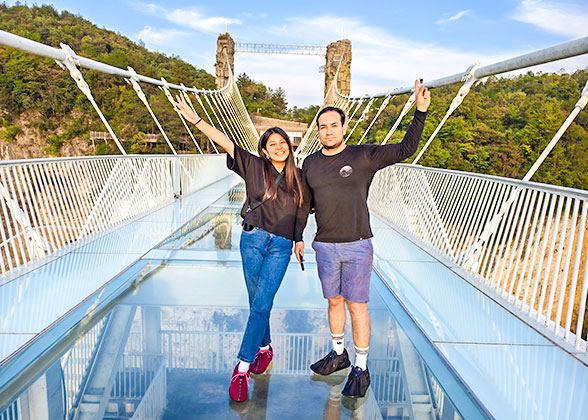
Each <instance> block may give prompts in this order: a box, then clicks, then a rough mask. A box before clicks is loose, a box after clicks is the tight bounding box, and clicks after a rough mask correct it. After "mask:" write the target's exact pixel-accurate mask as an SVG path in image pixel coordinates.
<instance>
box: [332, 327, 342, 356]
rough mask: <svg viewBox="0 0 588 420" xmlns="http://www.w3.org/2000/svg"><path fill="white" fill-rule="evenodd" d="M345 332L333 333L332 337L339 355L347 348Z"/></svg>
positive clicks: (334, 347) (334, 348)
mask: <svg viewBox="0 0 588 420" xmlns="http://www.w3.org/2000/svg"><path fill="white" fill-rule="evenodd" d="M343 337H344V335H343V334H333V333H331V339H332V340H333V350H335V353H337V355H338V356H339V355H341V354H343V350H345V340H344V338H343Z"/></svg>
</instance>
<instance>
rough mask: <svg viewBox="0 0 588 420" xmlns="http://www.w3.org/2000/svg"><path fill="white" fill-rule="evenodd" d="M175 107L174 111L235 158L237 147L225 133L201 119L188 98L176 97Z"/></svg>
mask: <svg viewBox="0 0 588 420" xmlns="http://www.w3.org/2000/svg"><path fill="white" fill-rule="evenodd" d="M173 105H174V109H175V110H176V111H178V112H179V113H180V114H181V115H182V116H183V117H184V118H185V119H186V120H187V121H190V122H191V123H192V124H194V125H195V126H196V128H198V130H200V132H201V133H202V134H204V135H205V136H206V137H208V138H209V139H210V140H212V141H213V142H215V143H216V144H218V145H219V146H220V147H222V148H223V149H225V150H226V152H227V153H228V154H229V155H230V156H231V157H232V158H234V157H235V145H234V144H233V142H232V141H231V140H229V138H228V137H227V136H225V135H224V134H223V133H221V132H220V131H218V130H217V129H216V128H214V127H213V126H211V125H210V124H208V123H207V122H206V121H204V120H203V119H202V118H200V117H199V116H198V114H196V112H194V110H193V109H192V107H191V106H190V105H189V104H188V102H186V98H184V96H183V95H176V101H175V102H173Z"/></svg>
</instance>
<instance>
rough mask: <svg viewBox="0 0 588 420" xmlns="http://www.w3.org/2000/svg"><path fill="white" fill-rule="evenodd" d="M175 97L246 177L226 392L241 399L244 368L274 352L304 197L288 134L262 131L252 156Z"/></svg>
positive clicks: (263, 365)
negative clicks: (239, 293)
mask: <svg viewBox="0 0 588 420" xmlns="http://www.w3.org/2000/svg"><path fill="white" fill-rule="evenodd" d="M176 100H177V102H176V103H175V106H176V108H177V110H178V111H179V112H180V113H181V114H182V115H183V116H184V118H186V120H188V121H190V122H191V123H192V124H194V125H195V126H196V127H197V128H198V129H199V130H200V131H201V132H202V133H203V134H204V135H206V136H208V137H209V138H210V139H211V140H212V141H214V142H215V143H216V144H218V145H219V146H221V147H222V148H223V149H225V150H226V152H227V166H228V167H229V169H231V170H233V171H234V172H236V173H237V174H238V175H240V176H241V177H242V178H243V179H244V180H245V186H246V191H247V200H246V202H245V205H244V206H243V210H242V211H241V215H242V216H243V232H242V234H241V242H240V249H241V259H242V263H243V273H244V275H245V284H246V286H247V293H248V295H249V318H248V320H247V327H246V328H245V333H244V334H243V340H242V342H241V348H240V350H239V354H238V356H237V358H238V359H239V363H237V365H236V366H235V369H234V370H233V376H232V378H231V385H230V387H229V395H230V396H231V398H232V399H233V400H235V401H238V402H242V401H244V400H245V399H246V398H247V384H248V382H249V378H250V377H249V374H250V373H254V374H260V373H263V372H264V371H265V370H266V369H267V367H268V365H269V363H270V362H271V360H272V358H273V349H272V347H271V345H270V342H271V337H270V327H269V318H270V311H271V309H272V306H273V302H274V296H275V294H276V292H277V291H278V288H279V287H280V284H281V283H282V279H283V278H284V274H285V273H286V268H287V267H288V263H289V261H290V255H291V253H292V244H293V239H294V227H295V221H296V211H297V209H298V208H300V207H301V205H302V201H303V197H302V195H303V194H302V187H301V182H300V174H299V170H298V168H296V165H295V163H294V156H293V150H292V144H291V143H290V139H289V138H288V135H287V134H286V133H285V132H284V130H282V129H281V128H279V127H274V128H270V129H269V130H267V131H266V132H265V133H263V135H262V136H261V138H260V139H259V145H258V151H259V156H255V155H253V154H251V153H249V152H247V151H246V150H244V149H242V148H240V147H239V146H237V145H235V144H234V143H233V142H232V141H231V140H229V139H228V138H227V137H226V136H225V135H224V134H223V133H221V132H220V131H218V130H217V129H216V128H214V127H212V126H210V125H209V124H207V123H206V122H205V121H204V120H202V118H200V117H199V116H198V115H196V114H195V113H194V111H193V109H192V107H190V106H189V105H188V104H187V103H186V101H185V99H184V98H183V97H181V96H179V95H178V96H176ZM297 239H298V238H297ZM299 239H301V238H299Z"/></svg>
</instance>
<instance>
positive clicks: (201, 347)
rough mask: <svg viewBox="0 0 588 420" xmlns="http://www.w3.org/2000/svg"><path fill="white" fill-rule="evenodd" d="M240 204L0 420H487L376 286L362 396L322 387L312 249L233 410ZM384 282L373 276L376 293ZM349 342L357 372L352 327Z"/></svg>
mask: <svg viewBox="0 0 588 420" xmlns="http://www.w3.org/2000/svg"><path fill="white" fill-rule="evenodd" d="M242 199H243V190H242V186H241V187H237V188H234V189H233V190H231V191H230V192H229V193H228V194H227V195H226V196H225V197H223V198H222V199H221V200H219V201H218V202H216V203H215V204H214V205H213V206H211V207H210V208H209V209H208V211H205V212H204V213H202V214H201V215H199V216H198V217H197V218H195V219H194V220H193V221H192V222H190V223H189V224H187V225H186V226H185V227H184V228H182V229H181V230H180V231H179V232H178V234H176V235H174V236H172V237H171V238H170V239H169V240H168V241H165V242H164V243H163V244H162V245H161V246H160V247H158V248H157V249H156V250H154V251H152V252H151V253H150V254H149V255H147V256H146V258H147V259H149V260H150V261H149V266H148V267H149V270H148V271H149V274H148V275H147V276H146V277H145V279H144V280H143V281H142V283H141V284H140V286H139V287H137V288H136V289H135V290H134V292H133V293H132V294H129V295H128V296H127V297H126V298H125V299H124V300H122V301H121V302H120V303H119V304H118V305H117V306H116V307H115V308H114V309H113V310H111V311H110V312H108V313H107V314H106V315H105V316H103V317H102V318H101V319H99V320H98V321H94V322H95V324H94V325H93V326H92V327H91V328H89V329H88V331H87V332H86V333H85V334H84V335H82V336H80V337H79V338H78V339H77V341H76V342H75V344H74V345H73V346H71V347H70V348H69V349H67V351H66V352H65V353H64V354H61V355H59V357H58V358H55V359H54V361H53V362H52V363H51V364H50V366H49V368H47V369H45V370H44V371H43V372H42V373H41V376H40V379H38V380H37V381H36V382H35V383H33V384H32V385H31V386H30V387H29V388H28V389H27V390H26V391H25V392H24V393H22V394H21V397H20V398H19V399H18V400H16V401H15V403H14V404H13V405H12V406H10V407H9V408H8V410H7V411H5V412H4V413H3V414H0V419H1V420H8V419H12V418H21V415H18V416H16V417H10V410H12V412H16V411H19V410H20V411H22V412H25V411H27V410H28V412H29V413H31V410H34V409H35V407H37V409H40V408H39V407H40V406H41V405H42V406H43V408H42V409H43V410H45V412H46V413H48V414H49V415H48V416H47V417H43V418H50V419H53V418H59V419H63V418H74V417H75V418H80V419H101V418H107V419H123V418H124V419H128V418H137V419H139V418H163V419H170V420H171V419H225V418H246V419H266V418H267V419H275V418H280V419H318V418H323V419H350V418H353V419H443V420H445V419H461V418H483V415H482V414H480V413H481V412H477V413H476V414H475V415H474V416H472V415H465V416H462V413H463V412H464V411H462V409H461V407H463V406H467V407H468V409H467V410H468V411H467V412H468V413H471V406H472V401H471V400H468V401H464V400H460V399H455V398H453V399H452V397H451V396H450V395H449V394H448V392H447V389H446V386H445V385H446V384H445V383H443V381H440V380H438V379H437V376H436V375H435V371H436V369H435V366H432V365H431V362H430V359H428V360H429V363H426V362H425V361H424V360H423V359H422V358H421V357H420V355H419V351H418V350H417V349H416V348H415V347H414V346H413V344H412V343H411V341H410V339H409V335H407V333H406V332H405V331H404V330H403V329H402V328H400V327H399V325H398V322H397V321H396V319H395V318H394V317H393V316H392V314H391V312H390V310H389V308H388V306H386V304H385V301H384V298H383V296H382V295H381V294H380V292H379V291H378V290H381V289H380V288H375V287H373V286H372V290H371V295H370V303H369V304H368V309H369V311H370V316H371V322H372V336H371V342H370V352H369V357H368V367H369V369H370V375H371V385H370V389H369V390H368V393H367V394H366V396H365V397H364V398H359V399H349V398H345V397H343V396H341V389H342V386H343V385H344V383H345V380H346V374H347V370H346V371H343V372H339V373H335V374H332V375H330V376H327V377H322V376H317V375H314V374H313V373H312V372H311V371H310V369H309V365H310V364H311V363H312V362H314V361H315V360H317V359H319V358H321V357H322V356H324V355H325V354H326V353H327V352H328V351H329V350H330V349H331V341H330V334H329V328H328V322H327V311H326V301H325V300H324V299H323V298H322V293H321V288H320V284H319V281H318V277H317V273H316V266H315V264H314V263H313V261H314V256H313V255H312V249H310V242H311V241H310V240H306V241H305V243H306V244H307V247H308V249H307V250H306V260H307V263H306V269H305V271H301V269H300V266H299V265H298V263H297V262H296V261H295V260H294V259H293V260H292V262H291V264H290V267H289V269H288V271H287V273H286V277H285V279H284V281H283V283H282V286H281V288H280V290H279V291H278V293H277V295H276V299H275V303H274V309H273V311H272V317H271V329H272V347H273V348H274V360H273V362H272V364H271V365H270V367H269V369H268V371H267V372H266V373H264V374H262V375H252V380H251V382H250V383H249V396H248V399H247V400H246V401H245V402H244V403H235V402H232V401H231V400H230V398H229V395H228V386H229V382H230V375H231V372H232V370H233V368H234V366H235V364H236V361H237V360H236V354H237V351H238V348H239V345H240V341H241V337H242V334H243V330H244V328H245V324H246V321H247V315H248V308H247V295H246V290H245V284H244V281H243V277H242V271H241V265H240V261H239V252H238V246H239V236H240V232H241V231H240V217H239V216H238V214H237V213H238V211H239V208H240V204H239V203H240V202H241V201H242ZM307 231H310V232H313V231H314V230H313V228H312V227H311V228H310V229H307ZM306 239H310V238H306ZM379 281H380V279H379V278H378V277H377V276H376V275H373V276H372V284H373V283H374V282H379ZM345 337H346V347H347V349H348V351H349V352H350V357H351V359H352V360H353V344H352V340H351V337H352V334H351V328H350V321H349V319H348V321H347V326H346V329H345ZM436 363H442V362H441V361H440V360H439V361H438V362H435V363H433V365H435V364H436ZM454 386H455V381H452V382H451V384H450V385H449V387H450V388H451V387H454ZM466 393H467V392H466ZM450 394H451V391H450ZM453 394H455V393H453ZM7 413H8V414H7ZM22 417H24V418H27V417H26V416H22ZM33 418H34V417H33Z"/></svg>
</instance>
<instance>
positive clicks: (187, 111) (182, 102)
mask: <svg viewBox="0 0 588 420" xmlns="http://www.w3.org/2000/svg"><path fill="white" fill-rule="evenodd" d="M173 104H174V109H175V110H176V111H178V112H179V113H180V114H182V117H184V118H185V119H186V120H188V121H190V122H191V123H192V124H196V123H197V122H198V121H199V120H200V117H199V116H198V115H197V114H196V113H195V112H194V110H193V109H192V107H191V106H190V105H188V103H187V102H186V98H184V96H183V95H176V102H174V103H173Z"/></svg>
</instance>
